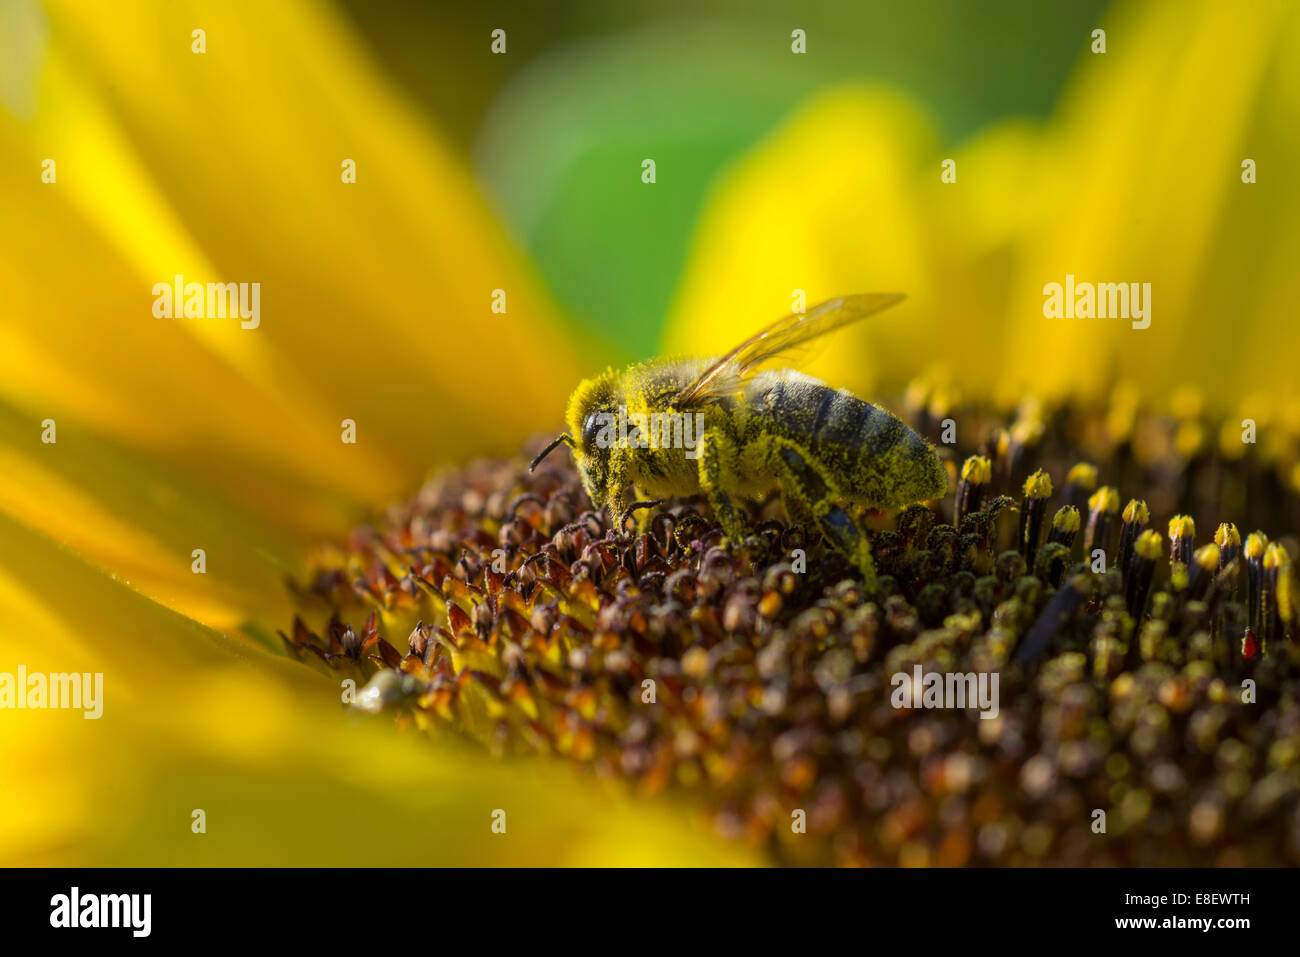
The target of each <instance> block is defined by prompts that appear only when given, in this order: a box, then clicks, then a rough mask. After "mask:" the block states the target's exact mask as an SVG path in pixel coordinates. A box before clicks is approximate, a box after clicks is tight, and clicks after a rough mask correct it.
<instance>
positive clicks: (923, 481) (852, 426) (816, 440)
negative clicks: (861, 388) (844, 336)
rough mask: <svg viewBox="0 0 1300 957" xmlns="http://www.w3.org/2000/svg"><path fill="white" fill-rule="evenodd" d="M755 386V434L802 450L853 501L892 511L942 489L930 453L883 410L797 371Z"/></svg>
mask: <svg viewBox="0 0 1300 957" xmlns="http://www.w3.org/2000/svg"><path fill="white" fill-rule="evenodd" d="M754 385H755V389H754V392H753V393H752V398H753V403H754V404H753V409H754V411H755V413H757V415H756V419H757V421H756V422H755V423H754V425H753V428H754V429H755V430H756V431H757V430H764V429H770V430H771V431H773V432H775V433H777V434H784V435H785V436H786V437H787V438H788V439H789V440H790V441H792V442H794V443H796V444H798V445H801V446H803V447H804V448H806V449H807V450H808V452H809V453H810V455H811V457H812V458H814V459H816V460H818V461H820V462H821V463H822V464H823V465H824V466H825V467H827V468H829V469H831V470H832V472H833V473H834V474H835V475H836V477H837V478H839V480H840V482H841V484H842V486H843V487H844V489H845V491H846V493H847V494H849V495H851V496H852V497H854V498H855V499H858V500H860V501H863V502H868V503H871V504H877V505H896V504H902V503H904V502H910V501H917V500H920V499H925V498H932V497H936V496H938V495H941V494H943V490H944V489H946V483H947V478H946V475H945V473H944V471H943V466H942V464H941V463H940V462H939V459H938V457H937V456H936V455H935V453H934V450H933V449H932V448H930V446H929V445H928V444H927V443H926V441H925V440H924V439H923V438H921V436H919V435H917V434H916V433H915V432H913V431H912V430H911V429H909V428H908V427H907V426H906V425H905V424H904V423H903V422H902V420H900V419H899V418H898V417H896V416H895V415H893V414H892V413H890V412H888V411H886V410H885V409H882V408H880V407H878V406H875V405H872V404H871V403H869V402H864V401H863V400H861V399H859V398H858V397H857V396H855V395H853V394H852V393H850V392H846V391H844V390H835V389H832V388H830V387H829V386H826V385H824V384H823V383H821V382H819V381H818V380H816V379H813V378H811V377H809V376H804V375H801V374H799V373H792V372H779V373H767V374H762V375H759V376H756V377H755V384H754Z"/></svg>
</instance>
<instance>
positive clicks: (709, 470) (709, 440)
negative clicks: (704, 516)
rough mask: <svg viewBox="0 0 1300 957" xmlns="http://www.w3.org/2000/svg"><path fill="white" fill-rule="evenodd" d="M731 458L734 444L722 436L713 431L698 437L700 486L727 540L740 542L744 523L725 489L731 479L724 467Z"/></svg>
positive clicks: (720, 433)
mask: <svg viewBox="0 0 1300 957" xmlns="http://www.w3.org/2000/svg"><path fill="white" fill-rule="evenodd" d="M734 455H735V444H734V443H733V442H732V441H731V439H730V437H728V436H727V434H726V433H724V432H722V431H720V430H718V429H713V430H710V431H708V432H705V433H704V434H703V435H701V436H700V456H699V469H700V486H701V487H702V488H703V489H704V494H705V495H707V496H708V499H709V506H710V507H711V508H712V509H713V515H714V517H715V518H717V520H718V524H719V525H721V526H722V530H723V531H724V532H726V533H727V537H728V538H730V539H732V540H733V541H740V540H741V539H742V538H744V537H745V521H744V519H743V518H742V517H741V513H740V511H739V510H738V509H737V508H736V506H735V503H734V502H732V501H731V496H730V495H728V494H727V489H726V486H727V485H728V484H730V483H729V481H728V480H729V479H730V477H731V476H730V474H729V473H730V470H729V469H728V468H727V464H728V463H729V462H730V461H732V459H733V458H734Z"/></svg>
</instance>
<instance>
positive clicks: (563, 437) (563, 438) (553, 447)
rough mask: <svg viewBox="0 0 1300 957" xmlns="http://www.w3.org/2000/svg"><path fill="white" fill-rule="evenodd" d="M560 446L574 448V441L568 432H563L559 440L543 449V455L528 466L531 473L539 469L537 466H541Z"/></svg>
mask: <svg viewBox="0 0 1300 957" xmlns="http://www.w3.org/2000/svg"><path fill="white" fill-rule="evenodd" d="M560 445H567V446H568V447H569V448H573V439H571V438H569V433H568V432H561V433H560V437H559V438H558V439H556V440H555V441H554V442H552V443H551V444H550V445H548V446H547V447H546V448H544V449H542V451H541V454H539V455H538V456H537V458H535V459H533V461H532V464H531V465H529V466H528V471H530V472H531V471H533V469H535V468H537V466H539V465H541V464H542V459H544V458H546V456H548V455H550V454H551V453H552V452H554V451H555V450H556V449H557V448H558V447H559V446H560Z"/></svg>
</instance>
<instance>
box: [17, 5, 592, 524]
mask: <svg viewBox="0 0 1300 957" xmlns="http://www.w3.org/2000/svg"><path fill="white" fill-rule="evenodd" d="M336 16H337V15H336V14H335V13H333V12H331V11H330V10H329V9H327V8H325V7H323V6H321V5H320V4H317V3H312V2H307V0H303V2H298V0H291V2H285V3H275V4H265V5H257V6H254V7H250V8H238V9H236V8H225V7H221V6H210V5H204V6H202V7H199V8H189V7H187V6H186V5H172V4H165V5H157V4H146V3H125V4H120V5H113V6H102V5H93V4H90V5H88V4H82V3H60V2H51V3H50V4H49V5H48V45H47V46H46V47H44V48H42V49H41V50H40V51H39V55H38V56H36V57H34V58H31V59H32V60H33V68H34V69H36V70H38V71H39V75H38V77H37V79H36V80H35V81H34V84H33V85H34V87H35V90H36V93H35V96H36V99H37V105H38V108H37V109H36V110H35V112H34V113H32V114H31V115H30V116H28V115H24V114H22V112H21V111H13V112H5V111H3V110H0V172H3V174H4V175H5V178H6V181H7V182H11V183H12V184H13V189H12V196H8V195H7V204H6V205H7V206H8V213H9V215H8V217H7V222H6V228H5V230H4V234H3V238H0V242H3V243H4V244H5V248H4V249H3V250H2V251H0V252H2V255H0V278H2V279H3V281H4V283H5V285H6V288H8V289H12V290H13V292H12V294H11V295H10V296H9V297H7V299H6V302H5V304H4V305H3V306H2V307H0V308H3V309H4V313H5V314H4V320H5V321H4V323H3V326H0V345H2V346H3V348H0V373H2V374H0V382H3V385H2V386H0V389H3V391H4V394H5V395H7V396H8V397H9V399H10V401H11V402H13V403H14V404H15V405H16V406H18V407H20V408H23V409H27V410H29V411H30V412H32V413H33V414H34V415H37V416H38V418H39V417H43V416H45V415H52V416H70V417H72V418H74V419H76V420H78V421H84V422H86V423H88V424H91V425H94V426H95V427H97V428H98V429H100V430H102V431H103V432H105V433H107V434H109V435H113V436H118V437H121V438H123V439H125V440H127V441H129V442H130V443H132V444H135V445H138V446H140V447H142V448H145V449H147V450H148V451H149V452H151V453H153V454H158V455H160V456H163V457H165V458H166V459H167V460H168V461H170V462H172V463H173V464H174V465H175V466H176V467H177V468H178V469H180V470H183V471H185V472H187V473H188V474H190V475H193V476H195V477H196V478H197V479H198V480H199V481H201V482H205V483H209V484H212V485H214V486H216V487H221V488H225V489H228V490H230V489H233V490H236V491H237V492H239V493H240V494H243V493H245V492H247V491H249V490H247V489H245V488H244V487H243V476H244V474H245V472H246V471H247V470H251V471H252V472H253V474H254V475H258V476H268V475H269V476H279V477H280V478H282V479H283V480H284V481H282V482H279V483H274V482H267V483H266V485H265V487H264V488H262V487H259V488H258V489H257V491H265V492H266V493H267V494H269V495H270V496H271V498H269V499H267V500H264V501H260V502H259V503H258V504H259V506H260V507H262V508H263V509H264V510H266V511H267V512H268V513H272V514H275V513H277V512H278V511H279V510H280V509H281V508H283V507H288V506H290V505H291V500H292V497H293V496H292V492H290V491H289V490H290V489H292V488H293V486H294V484H296V483H306V484H308V485H317V484H319V485H324V486H325V487H327V488H329V489H333V490H335V491H336V492H337V493H338V494H340V495H342V496H345V497H350V498H352V499H353V500H356V499H362V500H366V501H371V502H377V501H381V500H382V497H383V496H387V495H389V494H392V493H394V492H396V491H397V490H398V489H403V488H407V487H409V486H410V485H411V484H412V483H413V482H414V481H415V480H416V479H418V477H419V476H420V475H421V474H422V473H423V472H424V470H425V469H426V468H427V467H428V465H429V464H430V463H431V462H434V461H438V460H443V459H447V458H451V457H453V456H457V455H462V454H464V453H465V452H466V451H468V450H470V449H474V448H479V447H487V446H491V447H493V448H496V449H502V448H508V447H510V446H511V445H513V444H515V443H517V442H518V440H519V438H520V437H521V436H522V435H523V434H525V433H526V432H527V431H530V430H531V429H533V428H536V427H540V426H543V425H545V426H547V427H549V425H550V424H551V422H553V421H558V417H559V413H560V411H561V408H562V403H563V399H564V395H565V392H566V391H567V388H568V387H569V386H570V385H571V383H572V382H573V381H574V379H575V377H576V374H577V371H578V367H577V365H576V364H575V362H574V360H573V357H572V355H571V354H570V352H569V350H568V349H567V347H566V343H565V340H564V337H563V335H562V334H561V332H560V330H559V329H558V328H557V326H556V324H555V323H554V321H553V319H552V318H551V316H550V314H549V308H548V306H547V305H546V304H545V303H544V302H543V300H542V297H541V296H540V294H539V293H538V292H537V290H536V287H535V282H534V280H533V278H532V277H531V276H530V275H529V271H528V269H527V268H526V267H525V266H524V265H523V264H522V263H521V262H520V261H519V259H518V257H517V255H516V254H515V253H514V252H513V251H512V250H511V249H510V248H509V246H508V244H507V243H506V241H505V238H504V236H503V235H502V234H501V232H500V230H499V229H498V228H497V227H496V226H495V225H494V224H493V222H492V219H491V217H490V215H489V214H488V211H487V208H486V205H485V204H484V203H483V202H482V200H481V199H480V198H479V197H478V195H477V192H476V190H475V189H474V186H473V183H472V182H471V181H470V180H469V178H468V177H467V175H466V174H465V173H464V172H463V171H462V170H461V169H460V168H459V166H458V165H457V164H456V163H455V161H454V160H453V159H452V158H451V157H450V156H449V155H448V152H447V150H446V148H445V146H444V145H443V144H442V143H441V142H439V141H438V139H437V138H436V137H435V136H433V135H432V134H431V133H430V132H429V131H427V130H425V129H424V128H423V127H422V126H421V124H420V121H419V120H418V119H417V118H416V117H415V116H414V115H413V114H412V113H411V112H410V111H409V110H408V109H407V107H406V106H405V104H404V103H402V102H401V100H400V99H399V98H398V97H397V96H396V95H394V94H393V93H392V92H391V91H390V90H388V89H386V88H385V86H384V84H383V82H382V80H381V79H380V78H379V76H378V75H377V73H376V71H375V69H374V67H373V65H372V64H371V63H370V62H369V60H368V59H367V57H366V56H365V54H364V53H363V52H362V51H361V50H360V49H358V47H357V45H356V41H355V40H354V39H353V38H352V37H350V35H349V34H348V32H347V30H346V29H345V28H344V26H343V25H342V24H341V23H340V22H339V21H338V20H337V19H336ZM198 25H201V26H202V28H203V29H205V30H206V33H207V49H208V52H207V53H203V54H197V53H194V52H191V39H190V34H191V30H193V29H195V28H196V26H198ZM7 42H10V43H19V42H23V41H22V40H21V39H19V38H11V39H10V40H9V41H7ZM183 131H184V132H183ZM47 157H48V158H53V159H55V160H56V162H57V164H58V165H57V169H58V176H57V181H56V182H55V183H53V184H47V183H42V182H41V179H40V171H41V162H42V160H43V159H45V158H47ZM345 159H353V160H355V161H356V163H357V170H358V173H357V182H356V183H355V184H345V183H343V182H342V178H341V174H340V170H341V164H342V162H343V160H345ZM177 274H181V275H184V276H185V277H186V280H187V281H196V282H209V281H222V282H228V281H229V282H244V281H247V282H259V283H260V284H261V289H262V315H261V324H260V326H259V327H258V328H257V329H241V328H240V325H239V322H238V321H226V320H219V319H218V320H212V319H205V320H199V319H158V318H155V317H154V316H153V315H152V312H151V307H152V302H153V295H152V292H151V290H152V288H153V285H154V284H155V283H157V282H169V281H171V278H172V277H173V276H175V275H177ZM497 289H501V290H504V291H505V294H506V296H507V311H506V313H505V314H504V315H500V314H495V313H493V312H492V310H491V305H492V295H493V291H494V290H497ZM56 291H57V292H56ZM538 343H541V344H543V346H544V350H543V351H544V355H545V357H546V358H545V361H539V360H538V358H537V345H538ZM344 418H350V419H353V420H355V421H356V423H357V436H358V441H357V444H356V445H355V446H353V445H346V444H344V443H343V442H342V441H341V440H340V430H341V426H340V423H341V422H342V420H343V419H344ZM277 485H278V490H277Z"/></svg>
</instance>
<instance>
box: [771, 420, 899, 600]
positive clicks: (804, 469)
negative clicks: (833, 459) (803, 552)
mask: <svg viewBox="0 0 1300 957" xmlns="http://www.w3.org/2000/svg"><path fill="white" fill-rule="evenodd" d="M773 458H774V459H775V460H776V464H777V467H778V468H779V469H780V470H781V471H782V473H783V476H782V482H781V494H782V497H783V500H784V501H785V504H786V510H787V513H788V514H791V515H793V514H795V513H803V512H807V513H810V514H811V515H812V517H813V522H814V523H815V524H816V526H817V528H818V529H819V530H820V531H821V533H822V535H824V536H825V537H826V540H827V541H828V542H829V543H830V544H831V545H832V546H833V547H834V548H835V549H836V550H837V551H840V552H843V553H844V554H845V555H847V556H848V557H849V559H850V560H851V561H852V562H853V564H855V565H856V566H857V567H858V570H859V571H860V572H862V577H863V579H864V580H865V581H866V584H867V586H868V587H871V586H874V585H875V583H876V566H875V563H874V562H872V560H871V545H870V543H869V542H868V541H867V534H866V532H864V531H863V530H862V528H861V527H860V526H859V525H858V523H857V522H856V521H854V519H853V516H852V515H850V514H849V513H848V512H846V511H845V510H844V509H843V508H842V507H841V506H840V505H839V503H838V502H837V501H836V496H835V493H834V490H833V489H832V487H831V484H830V483H829V482H827V481H826V479H825V477H824V476H823V475H822V473H821V472H820V471H819V470H818V469H817V468H816V467H815V466H814V465H812V464H811V463H810V462H809V461H808V460H807V459H806V458H804V455H803V453H802V452H800V451H799V449H797V448H796V447H795V446H793V445H791V444H789V443H787V442H779V443H778V444H777V446H776V451H775V452H774V454H773Z"/></svg>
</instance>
